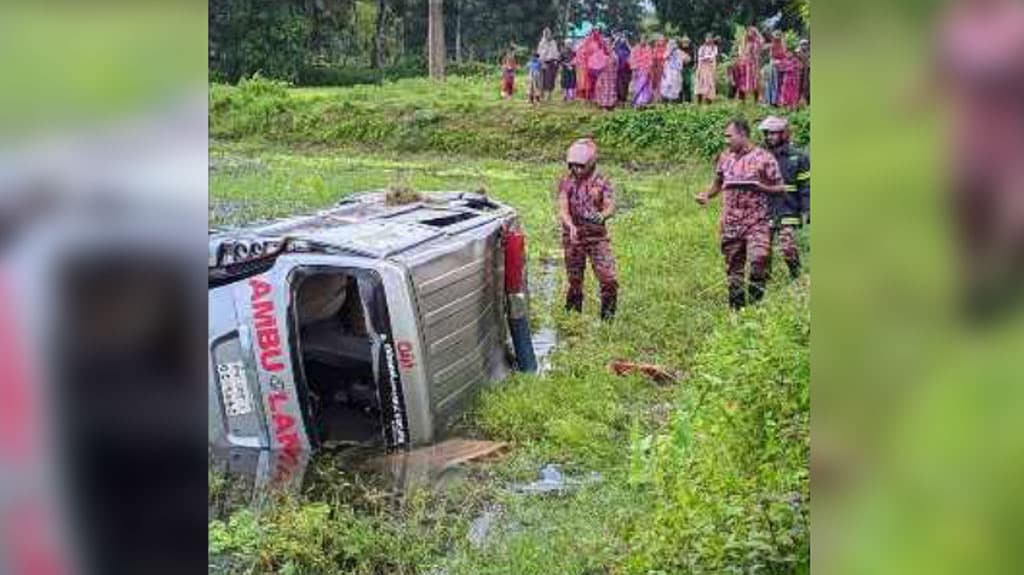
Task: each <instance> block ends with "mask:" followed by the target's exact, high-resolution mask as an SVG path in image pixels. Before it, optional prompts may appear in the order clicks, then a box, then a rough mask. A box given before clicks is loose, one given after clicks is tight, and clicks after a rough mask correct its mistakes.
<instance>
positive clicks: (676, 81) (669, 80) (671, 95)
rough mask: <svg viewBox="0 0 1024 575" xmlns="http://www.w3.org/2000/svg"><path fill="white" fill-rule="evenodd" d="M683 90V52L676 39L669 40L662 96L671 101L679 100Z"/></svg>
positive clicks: (662, 79) (662, 81) (662, 78)
mask: <svg viewBox="0 0 1024 575" xmlns="http://www.w3.org/2000/svg"><path fill="white" fill-rule="evenodd" d="M682 91H683V53H682V51H681V50H679V47H678V46H676V41H675V40H674V39H673V40H669V42H668V46H667V47H666V50H665V71H664V73H663V74H662V77H661V98H662V99H663V100H666V101H669V102H676V101H678V100H679V94H680V93H681V92H682Z"/></svg>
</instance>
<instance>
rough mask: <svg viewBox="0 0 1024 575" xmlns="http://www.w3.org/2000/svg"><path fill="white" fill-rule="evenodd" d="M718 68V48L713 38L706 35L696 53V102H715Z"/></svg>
mask: <svg viewBox="0 0 1024 575" xmlns="http://www.w3.org/2000/svg"><path fill="white" fill-rule="evenodd" d="M717 68H718V46H716V45H715V37H714V36H712V35H711V34H708V35H707V37H706V38H705V39H704V45H703V46H701V47H700V50H698V51H697V102H698V103H701V104H703V103H708V104H710V103H711V102H714V101H715V97H716V96H717V95H718V94H717V89H716V88H715V81H716V78H715V76H716V70H717Z"/></svg>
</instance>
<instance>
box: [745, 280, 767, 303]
mask: <svg viewBox="0 0 1024 575" xmlns="http://www.w3.org/2000/svg"><path fill="white" fill-rule="evenodd" d="M764 284H765V280H764V278H760V279H754V278H750V297H749V298H748V301H750V304H751V305H754V304H756V303H758V302H760V301H761V300H762V299H763V298H764Z"/></svg>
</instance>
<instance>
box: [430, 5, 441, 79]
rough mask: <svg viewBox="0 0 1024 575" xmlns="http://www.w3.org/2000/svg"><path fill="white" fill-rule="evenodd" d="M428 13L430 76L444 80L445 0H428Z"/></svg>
mask: <svg viewBox="0 0 1024 575" xmlns="http://www.w3.org/2000/svg"><path fill="white" fill-rule="evenodd" d="M428 1H429V7H430V8H429V12H428V13H427V23H428V24H427V46H428V52H427V60H428V64H429V67H430V77H431V78H434V79H436V80H444V59H445V47H444V0H428Z"/></svg>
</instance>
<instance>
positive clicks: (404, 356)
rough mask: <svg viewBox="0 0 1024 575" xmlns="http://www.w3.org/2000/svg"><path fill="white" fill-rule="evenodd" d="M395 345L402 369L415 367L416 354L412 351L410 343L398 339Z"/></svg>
mask: <svg viewBox="0 0 1024 575" xmlns="http://www.w3.org/2000/svg"><path fill="white" fill-rule="evenodd" d="M396 347H397V348H398V363H399V365H401V366H402V369H412V368H414V367H416V356H414V355H413V353H412V344H411V343H409V342H407V341H400V342H398V345H397V346H396Z"/></svg>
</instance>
